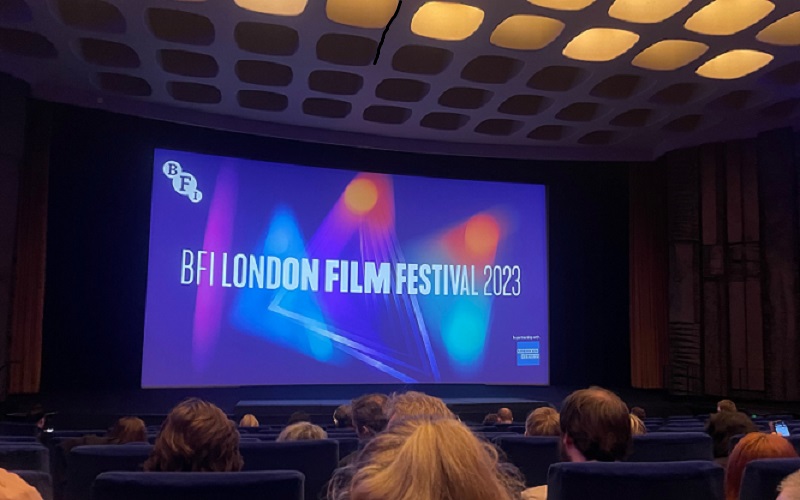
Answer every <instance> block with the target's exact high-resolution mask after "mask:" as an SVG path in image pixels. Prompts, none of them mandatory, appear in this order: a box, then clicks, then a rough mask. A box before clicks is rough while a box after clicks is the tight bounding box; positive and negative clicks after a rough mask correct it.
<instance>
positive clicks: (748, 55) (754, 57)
mask: <svg viewBox="0 0 800 500" xmlns="http://www.w3.org/2000/svg"><path fill="white" fill-rule="evenodd" d="M772 59H773V56H772V55H770V54H767V53H766V52H759V51H757V50H731V51H730V52H725V53H724V54H720V55H718V56H717V57H715V58H714V59H712V60H710V61H708V62H707V63H705V64H704V65H702V66H700V67H699V68H697V74H698V75H700V76H704V77H706V78H714V79H717V80H734V79H736V78H741V77H743V76H747V75H749V74H750V73H753V72H755V71H758V70H760V69H761V68H763V67H764V66H766V65H767V64H769V63H770V61H772Z"/></svg>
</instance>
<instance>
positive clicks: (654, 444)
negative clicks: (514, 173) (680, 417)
mask: <svg viewBox="0 0 800 500" xmlns="http://www.w3.org/2000/svg"><path fill="white" fill-rule="evenodd" d="M682 460H714V442H713V441H712V439H711V436H709V435H708V434H705V433H702V432H663V433H661V432H658V433H654V434H645V435H642V436H634V437H633V451H632V452H631V454H630V456H629V457H628V459H627V461H628V462H677V461H682Z"/></svg>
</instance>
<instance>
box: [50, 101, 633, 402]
mask: <svg viewBox="0 0 800 500" xmlns="http://www.w3.org/2000/svg"><path fill="white" fill-rule="evenodd" d="M46 106H50V107H51V110H52V113H53V134H52V136H53V140H52V144H51V164H50V192H49V212H48V217H49V221H48V246H47V281H46V300H45V312H44V336H43V337H44V365H43V390H45V391H57V390H67V389H84V390H90V389H135V388H138V387H139V378H140V375H141V354H142V330H143V323H144V304H145V287H146V270H147V266H146V264H147V254H148V232H149V211H150V205H149V204H150V184H151V180H152V161H153V158H152V155H153V149H154V148H156V147H161V148H173V149H182V150H189V151H197V152H201V153H209V154H216V155H225V156H237V157H244V158H253V159H263V160H272V161H281V162H287V163H297V164H308V165H318V166H326V167H332V168H354V169H365V170H373V171H385V172H402V173H411V174H420V175H429V176H442V177H453V178H472V179H495V180H505V181H517V182H537V183H545V184H547V185H548V204H549V234H550V248H549V251H550V254H549V259H550V311H551V326H550V335H551V342H552V344H551V345H552V352H551V359H552V367H553V368H552V372H551V383H552V384H558V385H585V384H590V383H591V384H605V385H608V386H615V387H625V386H629V385H630V359H629V344H628V166H627V165H626V164H601V163H557V162H543V161H538V162H537V161H510V160H498V159H477V158H465V157H443V156H435V155H415V154H408V153H398V152H386V151H376V150H367V149H358V148H345V147H337V146H329V145H318V144H304V143H300V142H293V141H288V140H276V139H266V138H262V137H253V136H247V135H242V134H234V133H226V132H220V131H214V130H208V129H201V128H195V127H189V126H182V125H177V124H171V123H164V122H157V121H151V120H145V119H139V118H133V117H126V116H121V115H114V114H110V113H106V112H102V111H96V110H86V109H79V108H73V107H68V106H62V105H46ZM464 390H466V389H464V388H460V389H459V388H457V387H454V388H452V390H451V389H449V388H445V392H446V391H451V394H453V395H455V394H457V393H458V392H459V391H464ZM304 391H306V392H305V395H306V396H307V397H324V395H326V394H328V393H326V392H324V391H325V389H324V388H321V387H320V388H316V389H315V388H313V387H311V388H305V389H304ZM315 391H316V392H315ZM441 395H447V394H445V393H442V394H441Z"/></svg>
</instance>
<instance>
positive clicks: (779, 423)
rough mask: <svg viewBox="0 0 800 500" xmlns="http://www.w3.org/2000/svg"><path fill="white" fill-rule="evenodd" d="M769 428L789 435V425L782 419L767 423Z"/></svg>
mask: <svg viewBox="0 0 800 500" xmlns="http://www.w3.org/2000/svg"><path fill="white" fill-rule="evenodd" d="M769 428H770V430H772V432H774V433H776V434H778V435H780V436H783V437H789V426H787V425H786V422H784V421H783V420H773V421H771V422H770V423H769Z"/></svg>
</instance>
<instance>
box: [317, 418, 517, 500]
mask: <svg viewBox="0 0 800 500" xmlns="http://www.w3.org/2000/svg"><path fill="white" fill-rule="evenodd" d="M522 488H523V485H522V481H521V480H520V477H519V472H518V471H516V469H515V468H513V466H509V465H508V464H501V463H499V461H498V455H497V450H496V449H495V448H494V446H492V445H490V444H488V443H485V442H482V441H481V440H480V439H478V438H477V437H476V436H475V435H474V434H473V433H472V432H471V431H470V430H469V429H468V428H467V427H466V426H465V425H464V424H463V423H461V422H459V421H458V420H456V419H453V418H427V417H422V418H407V419H395V420H393V421H392V422H391V423H390V424H389V427H388V429H386V431H384V432H382V433H381V434H380V435H378V436H377V437H375V439H373V440H372V441H370V442H369V443H368V444H367V445H366V447H365V448H364V450H363V452H362V453H361V455H360V456H359V457H358V460H357V461H356V462H354V463H353V464H352V465H350V466H349V467H346V468H344V469H339V470H337V471H336V473H335V474H334V478H333V480H331V482H330V484H329V488H328V499H329V500H405V499H415V500H417V499H419V500H440V499H458V500H488V499H491V500H513V499H517V498H519V493H520V491H521V490H522Z"/></svg>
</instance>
